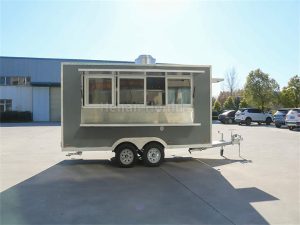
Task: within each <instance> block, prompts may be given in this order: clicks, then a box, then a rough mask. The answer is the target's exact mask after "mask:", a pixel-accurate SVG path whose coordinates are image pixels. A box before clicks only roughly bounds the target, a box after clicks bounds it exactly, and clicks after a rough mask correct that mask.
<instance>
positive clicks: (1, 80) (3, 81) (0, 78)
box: [0, 77, 6, 85]
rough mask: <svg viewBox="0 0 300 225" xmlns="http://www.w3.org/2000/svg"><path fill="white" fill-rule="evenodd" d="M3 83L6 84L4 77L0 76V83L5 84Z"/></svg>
mask: <svg viewBox="0 0 300 225" xmlns="http://www.w3.org/2000/svg"><path fill="white" fill-rule="evenodd" d="M5 84H6V79H5V77H0V85H5Z"/></svg>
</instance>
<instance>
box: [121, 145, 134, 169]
mask: <svg viewBox="0 0 300 225" xmlns="http://www.w3.org/2000/svg"><path fill="white" fill-rule="evenodd" d="M133 160H134V154H133V152H132V150H130V149H123V150H122V151H121V153H120V161H121V163H122V164H124V165H129V164H131V163H132V162H133Z"/></svg>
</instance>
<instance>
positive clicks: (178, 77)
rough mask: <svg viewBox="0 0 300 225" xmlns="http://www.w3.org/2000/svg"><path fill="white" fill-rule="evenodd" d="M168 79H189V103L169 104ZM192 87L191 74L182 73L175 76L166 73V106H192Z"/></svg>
mask: <svg viewBox="0 0 300 225" xmlns="http://www.w3.org/2000/svg"><path fill="white" fill-rule="evenodd" d="M169 79H174V80H190V84H191V87H190V91H191V96H190V98H191V103H189V104H169V91H168V88H169V81H168V80H169ZM193 87H194V82H193V76H192V75H182V76H176V75H167V76H166V106H193Z"/></svg>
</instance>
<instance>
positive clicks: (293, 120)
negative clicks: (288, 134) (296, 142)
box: [285, 108, 300, 130]
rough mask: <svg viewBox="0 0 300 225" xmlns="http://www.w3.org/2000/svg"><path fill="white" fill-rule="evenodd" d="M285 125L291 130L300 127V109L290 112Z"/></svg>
mask: <svg viewBox="0 0 300 225" xmlns="http://www.w3.org/2000/svg"><path fill="white" fill-rule="evenodd" d="M285 124H286V125H287V126H288V128H289V129H290V130H293V129H294V128H298V127H300V108H294V109H291V110H290V111H289V112H288V114H287V115H286V119H285Z"/></svg>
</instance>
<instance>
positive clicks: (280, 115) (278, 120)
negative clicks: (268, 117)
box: [273, 109, 290, 128]
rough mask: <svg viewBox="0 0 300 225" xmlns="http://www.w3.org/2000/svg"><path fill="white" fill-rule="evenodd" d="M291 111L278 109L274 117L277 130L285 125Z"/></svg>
mask: <svg viewBox="0 0 300 225" xmlns="http://www.w3.org/2000/svg"><path fill="white" fill-rule="evenodd" d="M289 110H290V109H278V110H277V111H276V113H275V114H274V116H273V121H274V123H275V126H276V127H277V128H280V127H281V126H282V125H285V118H286V114H287V113H288V111H289Z"/></svg>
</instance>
